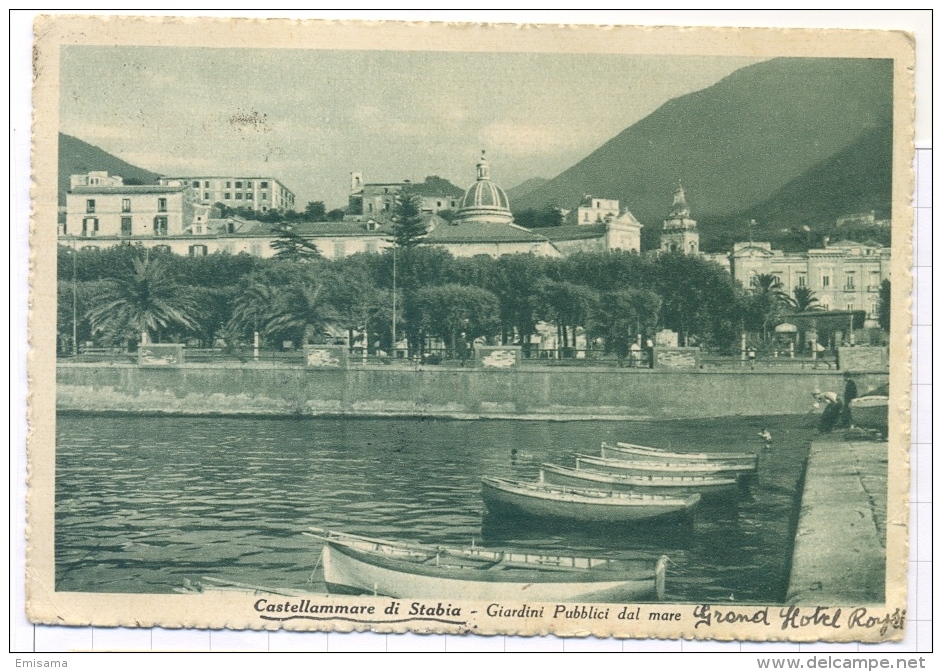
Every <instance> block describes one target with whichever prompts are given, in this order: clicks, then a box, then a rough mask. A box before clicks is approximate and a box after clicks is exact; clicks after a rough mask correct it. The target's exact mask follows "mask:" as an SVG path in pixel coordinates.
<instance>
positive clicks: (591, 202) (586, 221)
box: [576, 194, 621, 226]
mask: <svg viewBox="0 0 942 672" xmlns="http://www.w3.org/2000/svg"><path fill="white" fill-rule="evenodd" d="M620 214H621V212H620V211H619V204H618V199H612V198H595V197H594V196H592V195H590V194H586V195H585V196H583V197H582V203H581V204H580V205H579V207H578V208H576V224H579V225H581V226H588V225H591V224H602V223H604V222H608V221H610V220H613V219H615V218H616V217H618V215H620Z"/></svg>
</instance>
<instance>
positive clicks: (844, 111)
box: [512, 58, 892, 235]
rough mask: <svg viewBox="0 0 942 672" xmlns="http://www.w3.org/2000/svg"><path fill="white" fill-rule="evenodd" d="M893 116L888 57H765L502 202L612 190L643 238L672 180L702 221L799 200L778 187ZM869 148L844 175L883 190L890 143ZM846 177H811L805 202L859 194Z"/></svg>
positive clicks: (573, 200) (528, 203) (525, 203)
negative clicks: (812, 187)
mask: <svg viewBox="0 0 942 672" xmlns="http://www.w3.org/2000/svg"><path fill="white" fill-rule="evenodd" d="M891 119H892V63H891V62H890V61H887V60H873V59H798V58H783V59H775V60H771V61H765V62H762V63H758V64H756V65H752V66H749V67H746V68H742V69H741V70H737V71H736V72H734V73H733V74H731V75H729V76H728V77H726V78H724V79H723V80H721V81H719V82H717V83H716V84H714V85H713V86H711V87H709V88H706V89H703V90H701V91H697V92H694V93H691V94H688V95H685V96H683V97H680V98H676V99H674V100H671V101H668V102H667V103H665V104H664V105H662V106H661V107H660V108H658V109H657V110H655V111H654V112H653V113H652V114H650V115H649V116H647V117H645V118H644V119H642V120H640V121H638V122H637V123H635V124H634V125H632V126H630V127H629V128H627V129H625V130H624V131H622V132H621V133H619V134H618V135H617V136H615V137H614V138H612V139H611V140H609V141H608V142H606V143H605V144H604V145H602V146H601V147H599V148H598V149H597V150H596V151H594V152H593V153H592V154H590V155H589V156H587V157H586V158H585V159H583V160H582V161H580V162H579V163H577V164H576V165H574V166H572V167H571V168H569V169H568V170H566V171H564V172H563V173H561V174H560V175H558V176H556V177H555V178H553V179H552V180H550V181H548V182H547V183H546V184H544V185H542V186H540V187H538V188H536V189H534V190H532V191H530V192H529V193H526V194H524V195H523V196H521V197H520V198H519V199H517V201H516V202H514V203H512V207H513V208H514V209H515V210H518V209H524V208H539V207H543V206H546V205H551V204H552V205H557V206H560V207H570V208H571V207H574V206H575V205H576V204H577V203H578V202H579V199H580V198H581V197H582V195H583V194H585V193H591V194H593V195H596V196H600V197H605V198H618V199H620V200H621V202H622V204H623V205H624V206H626V207H628V208H629V209H631V211H632V212H633V213H634V214H635V216H636V217H638V219H639V220H640V221H641V222H642V223H643V224H645V233H646V234H647V235H652V234H653V230H654V229H656V228H658V227H659V224H660V221H661V220H662V219H663V217H664V214H665V212H666V211H667V209H668V207H669V205H670V202H671V194H672V191H673V188H674V186H675V185H676V184H677V182H678V180H680V181H682V182H683V185H684V187H685V189H686V190H687V197H688V201H689V203H690V206H691V209H692V211H693V212H692V214H693V216H694V217H695V218H696V219H698V220H701V221H712V222H718V221H720V220H722V219H723V218H727V217H737V216H740V215H742V214H744V213H747V212H750V211H751V209H752V208H754V207H756V206H759V205H761V204H764V203H766V202H770V203H773V202H774V203H778V204H779V206H776V207H781V208H785V204H786V203H792V204H793V205H795V204H797V205H800V202H801V198H800V197H799V196H794V195H789V194H787V193H786V192H785V191H784V190H786V187H787V186H788V185H790V184H791V185H792V186H793V187H795V186H797V187H801V186H802V185H807V182H808V180H809V179H811V178H807V179H806V180H805V181H804V182H803V181H802V178H803V177H804V176H806V174H808V172H809V171H811V170H812V169H814V168H816V167H821V170H825V169H826V165H827V162H828V161H829V160H830V159H832V158H833V157H836V156H837V155H839V154H840V153H841V152H843V151H845V150H847V151H851V150H850V149H849V148H851V147H852V146H854V145H855V143H858V142H860V143H864V144H865V143H866V140H864V136H867V134H874V133H876V134H879V133H880V132H881V130H880V129H886V128H889V127H891V126H892V121H891ZM873 148H874V150H875V151H878V152H880V155H879V156H876V157H873V161H872V162H868V163H867V165H866V166H862V169H863V170H864V172H865V173H866V174H858V175H856V176H855V178H854V179H856V180H858V183H859V185H863V186H860V187H859V189H864V190H869V189H870V188H871V187H873V186H874V185H876V184H877V183H880V186H879V188H878V191H880V192H881V193H882V192H885V191H886V189H885V188H884V185H883V180H884V179H885V176H886V174H885V170H884V168H883V166H886V165H889V163H890V157H889V147H887V146H884V145H883V144H880V143H878V144H875V145H874V146H873ZM871 169H872V170H873V171H874V172H872V173H871V172H869V171H870V170H871ZM848 179H849V178H847V177H845V178H844V179H836V178H835V179H832V180H829V181H826V182H821V183H819V184H818V185H817V187H816V193H817V196H816V199H815V201H816V202H817V203H821V202H827V201H828V200H829V198H836V194H837V193H840V192H848V191H854V190H857V189H858V187H857V186H848ZM867 185H869V186H867ZM886 188H888V185H886ZM827 189H831V190H832V191H827ZM867 198H870V197H869V196H868V197H867ZM775 199H777V200H775ZM774 203H773V204H774ZM785 209H787V208H785ZM799 209H800V210H802V211H805V210H808V209H810V204H808V207H807V208H805V207H800V208H799ZM783 212H784V210H783ZM806 214H807V213H806ZM803 216H805V215H803ZM807 216H810V214H807Z"/></svg>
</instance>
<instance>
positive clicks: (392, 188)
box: [344, 172, 461, 222]
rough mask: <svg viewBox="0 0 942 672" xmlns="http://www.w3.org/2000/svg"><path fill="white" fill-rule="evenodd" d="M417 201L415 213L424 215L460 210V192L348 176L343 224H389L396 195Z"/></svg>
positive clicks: (407, 181)
mask: <svg viewBox="0 0 942 672" xmlns="http://www.w3.org/2000/svg"><path fill="white" fill-rule="evenodd" d="M407 189H408V190H409V192H410V193H411V194H412V195H413V196H415V197H416V198H418V199H419V210H420V211H421V212H422V214H425V215H437V214H438V213H440V212H444V211H445V210H457V209H458V208H459V207H460V204H461V203H460V201H461V193H460V190H457V191H456V190H455V189H449V188H447V187H446V186H444V185H442V186H441V187H435V186H433V185H430V184H429V183H428V181H426V182H425V183H421V182H418V183H414V182H412V181H411V180H403V181H402V182H364V180H363V173H362V172H355V173H350V195H349V196H348V199H347V214H346V216H345V217H344V219H345V220H347V221H352V222H360V221H367V220H370V219H372V220H373V221H376V222H388V221H391V219H392V217H393V215H394V214H395V211H396V204H397V203H398V199H399V194H400V193H401V192H402V191H404V190H407Z"/></svg>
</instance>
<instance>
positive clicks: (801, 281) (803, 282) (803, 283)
mask: <svg viewBox="0 0 942 672" xmlns="http://www.w3.org/2000/svg"><path fill="white" fill-rule="evenodd" d="M798 286H799V287H807V286H808V277H807V276H806V275H805V274H804V273H802V274H801V275H799V276H798Z"/></svg>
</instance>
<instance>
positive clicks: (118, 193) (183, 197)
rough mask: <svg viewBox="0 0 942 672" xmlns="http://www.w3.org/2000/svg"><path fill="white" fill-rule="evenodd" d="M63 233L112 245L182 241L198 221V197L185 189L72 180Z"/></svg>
mask: <svg viewBox="0 0 942 672" xmlns="http://www.w3.org/2000/svg"><path fill="white" fill-rule="evenodd" d="M70 183H71V184H72V185H73V186H72V188H71V189H70V190H69V192H68V193H67V194H66V217H65V222H64V224H62V225H61V231H60V233H61V234H62V235H64V236H71V237H74V238H80V239H96V240H105V239H111V240H113V241H121V240H127V239H131V238H141V237H151V238H166V237H167V236H177V235H183V233H184V231H185V230H186V229H188V228H189V227H190V226H191V225H192V223H193V220H194V214H195V208H194V203H193V193H192V191H191V190H190V189H189V187H187V186H186V185H184V184H180V183H172V182H167V183H166V184H163V185H139V186H131V185H125V184H124V183H123V180H122V179H121V178H120V177H118V176H109V175H108V174H107V173H100V172H94V173H89V174H88V175H83V176H80V175H73V176H72V177H71V179H70Z"/></svg>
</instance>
